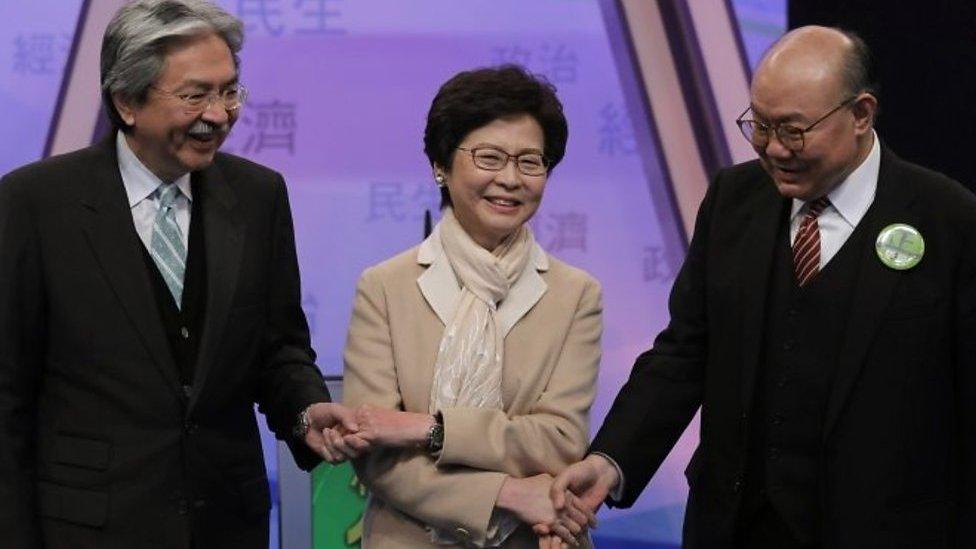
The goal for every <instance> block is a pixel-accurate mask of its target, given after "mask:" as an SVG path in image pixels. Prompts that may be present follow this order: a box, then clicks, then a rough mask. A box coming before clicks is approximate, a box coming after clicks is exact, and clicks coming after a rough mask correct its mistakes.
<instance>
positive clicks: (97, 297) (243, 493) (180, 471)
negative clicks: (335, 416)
mask: <svg viewBox="0 0 976 549" xmlns="http://www.w3.org/2000/svg"><path fill="white" fill-rule="evenodd" d="M192 178H193V181H194V184H195V188H198V189H200V190H201V192H202V193H203V195H202V197H201V198H202V200H203V202H202V207H203V208H204V213H205V215H204V217H203V219H204V227H203V229H204V235H205V240H206V246H205V254H206V263H207V281H206V286H207V289H206V291H207V295H208V297H207V310H206V313H205V315H204V319H203V333H202V335H201V340H200V348H199V355H198V360H197V363H196V367H195V379H194V382H193V390H192V392H191V393H190V394H189V395H187V394H185V392H184V390H183V386H182V384H181V383H180V381H179V379H178V370H177V367H176V365H175V364H174V361H173V357H172V353H171V351H170V348H169V345H168V342H167V339H166V336H165V334H164V331H163V326H162V324H161V320H160V314H159V309H158V308H157V305H156V302H155V301H154V298H153V293H152V286H151V281H150V277H149V272H148V271H147V265H146V263H145V261H144V259H143V256H142V251H141V249H140V247H142V246H143V244H142V242H141V241H140V240H139V237H138V236H137V234H136V232H135V229H134V226H133V222H132V215H131V213H130V210H129V207H128V203H127V200H126V197H125V191H124V187H123V184H122V180H121V176H120V175H119V168H118V163H117V159H116V152H115V141H114V139H110V140H106V141H105V142H103V143H101V144H99V145H96V146H93V147H91V148H88V149H84V150H81V151H77V152H74V153H71V154H67V155H64V156H59V157H55V158H51V159H48V160H45V161H42V162H38V163H36V164H33V165H30V166H27V167H25V168H21V169H19V170H16V171H14V172H12V173H10V174H8V175H7V176H5V177H4V178H3V180H2V181H0V532H3V534H2V536H0V537H2V538H3V542H2V545H3V546H4V547H11V548H19V547H35V546H40V545H41V543H42V542H43V544H44V545H45V546H47V547H67V546H71V547H95V546H97V547H119V548H133V547H150V546H151V547H189V543H190V540H189V538H191V537H192V538H193V543H195V544H196V546H197V547H224V546H226V547H255V548H257V547H261V548H262V549H264V548H265V547H267V541H266V538H267V515H268V509H269V502H270V500H269V490H268V483H267V480H266V472H265V467H264V461H263V455H262V451H261V444H260V438H259V434H258V429H257V424H256V421H255V417H254V411H253V409H254V403H255V402H256V403H258V405H259V406H260V409H261V410H262V411H263V412H264V413H265V414H266V415H267V419H268V423H269V425H270V426H271V428H272V429H273V430H274V431H275V433H276V434H277V435H278V437H279V438H282V439H285V440H288V441H289V443H290V444H292V450H293V452H295V457H296V460H297V461H298V462H299V464H300V465H302V466H304V467H305V468H310V467H312V466H314V464H315V463H317V461H318V460H317V459H316V458H315V456H314V454H312V453H310V452H308V451H307V450H306V449H305V448H304V445H303V444H302V443H301V442H300V441H296V440H291V435H290V430H291V429H292V428H293V426H294V424H295V420H296V417H297V414H298V412H299V411H300V410H301V409H303V408H304V407H305V406H307V405H308V404H309V403H311V402H316V401H323V400H328V392H327V391H326V389H325V387H324V383H323V380H322V377H321V375H320V374H319V371H318V369H317V368H316V366H315V365H314V363H313V360H314V354H313V352H312V350H311V348H310V343H309V333H308V328H307V325H306V321H305V317H304V314H303V313H302V310H301V308H300V290H299V280H298V265H297V260H296V255H295V245H294V235H293V230H292V222H291V214H290V211H289V205H288V199H287V195H286V189H285V184H284V181H283V180H282V178H281V176H280V175H279V174H277V173H275V172H273V171H271V170H268V169H266V168H263V167H261V166H259V165H257V164H253V163H251V162H248V161H246V160H243V159H240V158H236V157H233V156H229V155H225V154H218V155H217V156H216V159H215V161H214V163H213V165H212V166H211V167H209V168H207V169H205V170H203V171H200V172H197V173H194V174H192Z"/></svg>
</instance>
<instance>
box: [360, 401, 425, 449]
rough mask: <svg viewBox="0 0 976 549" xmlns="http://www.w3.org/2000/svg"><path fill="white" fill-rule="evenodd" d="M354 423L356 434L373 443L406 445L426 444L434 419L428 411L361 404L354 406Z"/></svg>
mask: <svg viewBox="0 0 976 549" xmlns="http://www.w3.org/2000/svg"><path fill="white" fill-rule="evenodd" d="M356 423H357V424H358V426H359V431H357V432H356V433H355V436H357V437H359V438H361V439H363V440H365V441H367V442H369V443H371V444H372V445H374V446H386V447H393V448H405V447H411V446H424V445H426V444H427V434H428V433H429V432H430V428H431V427H433V425H434V423H435V420H434V417H433V416H430V415H428V414H417V413H414V412H400V411H397V410H389V409H386V408H376V407H374V406H369V405H363V406H360V407H359V408H358V409H357V410H356Z"/></svg>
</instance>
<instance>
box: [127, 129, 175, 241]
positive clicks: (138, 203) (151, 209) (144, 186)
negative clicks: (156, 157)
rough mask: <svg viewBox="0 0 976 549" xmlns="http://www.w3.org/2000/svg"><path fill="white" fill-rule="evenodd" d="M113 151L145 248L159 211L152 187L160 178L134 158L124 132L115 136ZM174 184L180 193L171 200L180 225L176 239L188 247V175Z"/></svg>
mask: <svg viewBox="0 0 976 549" xmlns="http://www.w3.org/2000/svg"><path fill="white" fill-rule="evenodd" d="M115 150H116V151H117V152H118V157H119V172H120V173H121V174H122V184H123V185H124V186H125V194H126V196H127V197H128V198H129V208H131V210H132V222H133V224H134V225H135V227H136V232H137V233H139V239H140V240H142V243H143V245H145V246H146V249H147V250H148V249H149V244H150V242H151V241H152V232H153V223H155V221H156V213H157V212H158V211H159V196H158V195H157V194H156V189H158V188H159V186H160V185H162V184H163V181H162V180H161V179H159V178H158V177H156V175H155V174H153V173H152V172H151V171H149V168H147V167H146V166H145V164H143V163H142V161H140V160H139V158H138V157H136V155H135V153H133V152H132V149H130V148H129V143H128V142H127V141H126V139H125V134H123V133H122V132H118V134H117V136H116V138H115ZM174 183H176V186H177V187H178V188H179V189H180V194H179V195H178V196H177V197H176V202H174V206H173V207H174V210H175V212H174V213H175V214H176V224H177V225H178V226H179V228H180V239H181V240H182V241H183V248H184V249H189V238H190V204H191V201H192V200H193V194H192V192H191V190H190V174H189V173H186V174H183V175H182V176H180V177H179V178H178V179H177V180H176V181H175V182H174Z"/></svg>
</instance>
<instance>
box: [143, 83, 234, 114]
mask: <svg viewBox="0 0 976 549" xmlns="http://www.w3.org/2000/svg"><path fill="white" fill-rule="evenodd" d="M152 89H154V90H156V91H157V92H159V93H161V94H163V95H168V96H170V97H175V98H177V99H179V100H180V102H182V103H183V106H184V107H185V108H186V112H187V114H200V113H202V112H204V111H206V110H207V109H209V108H210V107H212V106H213V104H214V103H217V102H220V104H221V105H222V106H223V107H224V110H226V111H228V112H233V111H236V110H238V109H240V108H241V106H243V105H244V101H245V100H246V99H247V88H245V87H244V86H243V85H242V84H234V85H233V86H231V87H229V88H226V89H224V90H221V91H219V92H171V91H168V90H164V89H162V88H157V87H156V86H152Z"/></svg>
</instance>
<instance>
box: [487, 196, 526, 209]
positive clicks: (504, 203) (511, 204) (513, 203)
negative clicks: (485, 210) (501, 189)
mask: <svg viewBox="0 0 976 549" xmlns="http://www.w3.org/2000/svg"><path fill="white" fill-rule="evenodd" d="M485 200H487V201H488V202H490V203H492V204H494V205H495V206H501V207H503V208H515V207H517V206H521V205H522V203H521V202H519V201H518V200H514V199H511V198H499V197H496V196H486V197H485Z"/></svg>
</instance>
